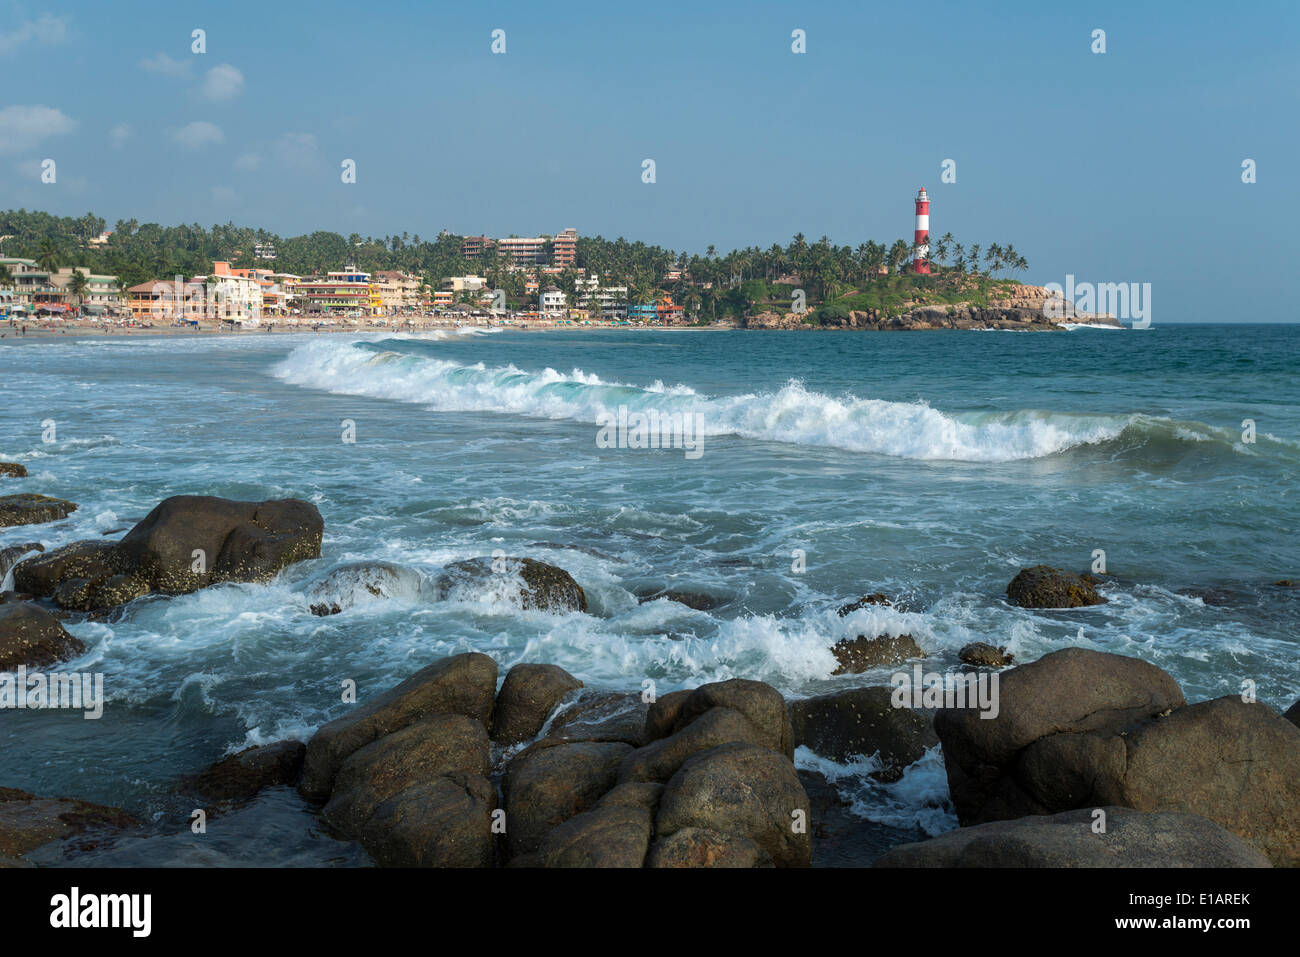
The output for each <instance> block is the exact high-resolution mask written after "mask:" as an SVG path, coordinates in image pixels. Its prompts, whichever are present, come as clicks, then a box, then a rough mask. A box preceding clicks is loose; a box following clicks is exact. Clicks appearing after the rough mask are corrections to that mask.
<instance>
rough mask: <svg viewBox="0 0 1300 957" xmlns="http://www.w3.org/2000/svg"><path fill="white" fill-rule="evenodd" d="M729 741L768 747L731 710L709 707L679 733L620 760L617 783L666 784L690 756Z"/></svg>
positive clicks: (761, 736)
mask: <svg viewBox="0 0 1300 957" xmlns="http://www.w3.org/2000/svg"><path fill="white" fill-rule="evenodd" d="M732 741H743V742H745V743H747V744H755V745H758V746H759V747H764V748H766V747H771V744H770V743H769V738H768V737H767V736H766V735H764V734H763V733H762V732H761V731H759V730H758V729H757V728H755V727H754V725H753V723H752V722H751V721H750V720H749V719H748V718H746V717H745V716H744V715H743V714H741V713H740V712H739V711H737V710H735V709H734V708H722V707H718V708H710V709H709V710H708V711H706V712H705V713H704V714H702V715H700V716H699V717H698V718H696V719H694V720H693V721H691V722H690V723H689V724H687V725H686V726H685V727H683V728H682V729H681V730H680V731H677V732H675V733H673V734H670V735H669V736H668V737H666V738H660V739H659V740H658V741H652V742H651V743H650V744H647V745H645V746H644V747H641V748H637V749H636V750H635V751H633V752H631V753H630V754H629V755H628V756H627V757H625V758H624V759H623V763H622V765H621V766H620V768H619V772H618V779H619V781H620V782H628V781H667V780H668V779H669V778H671V777H672V776H673V775H674V774H676V773H677V769H678V768H680V767H681V766H682V764H684V763H685V762H686V759H687V758H689V757H691V756H692V755H695V754H699V753H700V752H701V751H709V750H711V749H713V748H716V747H718V746H719V745H723V744H727V743H729V742H732Z"/></svg>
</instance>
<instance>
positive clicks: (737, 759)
mask: <svg viewBox="0 0 1300 957" xmlns="http://www.w3.org/2000/svg"><path fill="white" fill-rule="evenodd" d="M796 812H802V821H803V825H804V826H803V827H802V829H799V828H797V827H796V826H795V825H796V823H797V821H798V820H799V818H798V817H797V816H796ZM808 817H809V801H808V795H807V794H805V793H804V789H803V785H802V784H800V783H799V777H798V775H797V774H796V773H795V769H794V765H793V764H792V763H791V762H790V759H789V758H787V757H786V756H785V755H784V754H781V753H780V752H778V751H773V750H772V749H771V748H764V747H760V746H758V745H754V744H740V743H733V744H724V745H722V746H721V747H717V748H714V749H712V750H711V751H705V752H703V753H701V754H697V755H695V756H694V757H692V758H690V759H689V760H688V761H687V762H686V763H685V764H683V765H682V766H681V768H680V769H679V770H678V771H677V773H676V774H674V775H673V776H672V779H671V780H669V782H668V784H667V785H665V787H664V793H663V797H662V798H660V801H659V813H658V815H657V816H656V818H655V832H656V834H657V835H658V840H662V839H664V838H668V837H671V836H672V835H673V834H674V833H676V832H677V831H680V830H683V829H684V828H703V829H707V830H712V831H718V832H720V833H722V834H728V835H734V836H737V837H743V838H747V839H748V840H750V841H752V842H753V843H754V844H755V845H757V846H758V847H759V848H760V849H761V850H762V851H763V852H765V853H766V854H767V855H768V856H769V857H770V858H771V859H772V863H773V864H774V865H775V866H777V867H807V866H809V864H810V863H811V860H812V839H811V836H810V835H809V833H808V831H809V826H810V823H809V820H808ZM658 840H657V841H656V843H658Z"/></svg>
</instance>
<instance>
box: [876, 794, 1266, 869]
mask: <svg viewBox="0 0 1300 957" xmlns="http://www.w3.org/2000/svg"><path fill="white" fill-rule="evenodd" d="M1100 810H1102V811H1104V812H1105V814H1106V830H1105V832H1104V833H1100V834H1099V833H1095V832H1094V831H1093V823H1094V809H1091V808H1085V809H1081V810H1073V811H1063V812H1061V813H1059V814H1053V815H1050V816H1033V817H1023V818H1017V819H1016V820H1011V821H996V822H993V823H989V824H979V825H976V826H974V827H962V828H958V829H957V830H955V831H949V832H948V833H946V834H941V835H939V836H938V837H935V838H931V839H930V840H928V841H920V842H917V843H915V844H904V845H902V846H900V847H895V848H894V849H892V850H891V851H889V852H888V853H887V854H885V855H884V856H883V857H882V858H880V859H879V860H878V861H877V862H876V864H875V866H876V867H1268V866H1269V863H1268V858H1266V857H1264V855H1262V854H1260V853H1259V852H1258V851H1257V850H1255V849H1254V848H1252V847H1251V846H1250V845H1249V844H1247V843H1245V842H1244V841H1242V840H1241V839H1240V838H1238V837H1236V836H1235V835H1233V834H1230V833H1229V832H1228V831H1226V830H1224V829H1223V828H1222V827H1220V826H1219V825H1218V824H1215V823H1214V822H1213V821H1209V820H1207V819H1205V818H1203V817H1199V816H1197V815H1195V814H1179V813H1173V812H1167V811H1161V812H1155V813H1147V812H1143V811H1135V810H1133V809H1131V808H1126V807H1115V806H1110V807H1104V808H1100Z"/></svg>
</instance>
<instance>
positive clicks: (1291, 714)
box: [1282, 701, 1300, 728]
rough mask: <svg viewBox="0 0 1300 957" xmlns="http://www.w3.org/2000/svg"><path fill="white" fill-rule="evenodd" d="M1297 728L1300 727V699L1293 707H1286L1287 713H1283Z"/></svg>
mask: <svg viewBox="0 0 1300 957" xmlns="http://www.w3.org/2000/svg"><path fill="white" fill-rule="evenodd" d="M1282 717H1284V718H1286V719H1287V720H1288V721H1290V722H1291V723H1292V724H1294V725H1295V726H1296V727H1297V728H1300V701H1297V702H1296V703H1295V704H1293V705H1291V707H1289V708H1287V709H1286V714H1284V715H1282Z"/></svg>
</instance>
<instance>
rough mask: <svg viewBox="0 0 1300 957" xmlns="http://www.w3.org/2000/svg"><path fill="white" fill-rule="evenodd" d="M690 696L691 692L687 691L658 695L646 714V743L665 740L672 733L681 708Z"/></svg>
mask: <svg viewBox="0 0 1300 957" xmlns="http://www.w3.org/2000/svg"><path fill="white" fill-rule="evenodd" d="M690 696H691V692H690V691H689V690H686V691H670V692H668V694H666V695H660V696H659V697H658V698H656V699H655V701H654V703H653V704H651V705H650V707H649V710H648V711H647V712H646V719H645V740H646V743H649V742H651V741H657V740H658V739H659V738H666V737H668V735H670V734H672V733H673V728H674V727H675V726H676V724H677V718H678V716H679V715H680V714H681V710H682V707H683V706H684V705H685V704H686V699H687V698H689V697H690Z"/></svg>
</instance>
